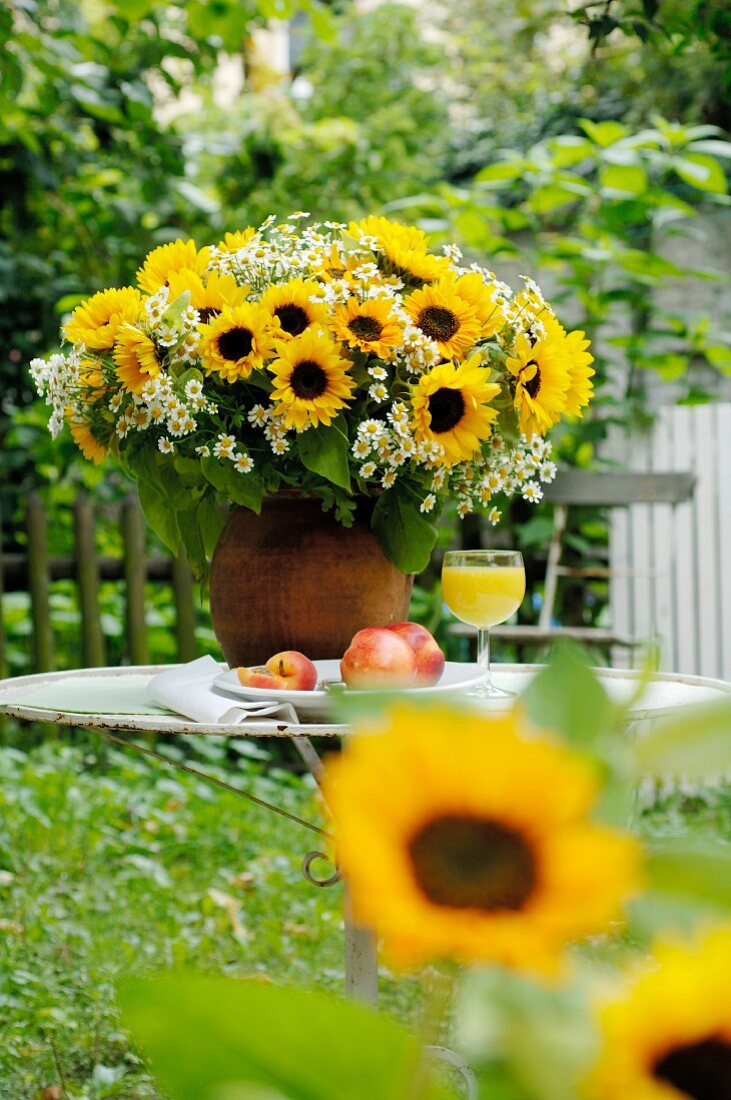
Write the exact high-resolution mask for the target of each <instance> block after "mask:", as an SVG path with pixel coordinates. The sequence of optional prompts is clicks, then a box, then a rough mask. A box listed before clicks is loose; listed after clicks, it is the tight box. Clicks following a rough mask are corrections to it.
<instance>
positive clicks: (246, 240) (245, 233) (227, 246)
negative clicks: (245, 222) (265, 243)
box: [216, 226, 256, 252]
mask: <svg viewBox="0 0 731 1100" xmlns="http://www.w3.org/2000/svg"><path fill="white" fill-rule="evenodd" d="M255 236H256V230H255V229H252V228H251V226H247V228H246V229H237V230H236V232H235V233H227V234H226V236H225V237H224V238H223V240H222V241H219V242H218V244H217V245H216V248H217V249H218V251H219V252H238V250H239V249H240V248H245V247H246V245H247V244H251V242H252V241H253V240H254V237H255Z"/></svg>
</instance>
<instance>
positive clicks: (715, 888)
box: [645, 840, 731, 910]
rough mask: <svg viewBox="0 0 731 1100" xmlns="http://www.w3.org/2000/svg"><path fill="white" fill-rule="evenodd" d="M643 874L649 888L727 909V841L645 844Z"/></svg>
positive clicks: (730, 851) (730, 869)
mask: <svg viewBox="0 0 731 1100" xmlns="http://www.w3.org/2000/svg"><path fill="white" fill-rule="evenodd" d="M645 878H646V881H647V884H648V887H649V889H650V890H652V891H654V892H656V893H659V894H665V895H671V896H673V897H675V898H688V899H692V900H694V901H698V902H706V903H710V904H711V905H714V906H720V907H722V908H724V909H729V910H731V845H728V844H726V845H722V844H719V843H718V842H716V843H713V842H702V841H691V840H668V841H656V842H653V843H651V844H650V845H649V851H648V853H647V856H646V859H645Z"/></svg>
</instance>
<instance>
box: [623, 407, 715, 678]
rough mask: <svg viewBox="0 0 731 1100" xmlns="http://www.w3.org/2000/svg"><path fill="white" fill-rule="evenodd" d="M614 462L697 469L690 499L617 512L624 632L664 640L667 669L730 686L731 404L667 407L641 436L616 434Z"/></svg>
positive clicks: (651, 468) (650, 467)
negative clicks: (672, 505)
mask: <svg viewBox="0 0 731 1100" xmlns="http://www.w3.org/2000/svg"><path fill="white" fill-rule="evenodd" d="M610 455H611V457H612V458H614V459H615V460H617V461H618V462H619V463H620V465H622V466H624V467H627V468H630V469H633V470H639V471H643V472H647V473H652V472H656V471H662V472H672V471H682V470H687V471H690V472H691V473H692V474H693V475H694V477H695V491H694V493H693V497H692V499H689V500H687V501H686V502H684V503H681V504H678V506H677V507H675V508H671V507H670V506H669V505H663V504H654V505H648V504H632V505H631V506H630V507H629V508H627V509H624V510H622V511H619V512H616V513H614V512H613V513H612V521H611V535H610V554H611V561H612V565H613V566H614V567H615V568H616V570H617V572H616V574H615V575H614V576H613V578H612V582H611V590H610V605H611V610H612V617H613V622H614V625H615V626H616V627H617V629H619V630H623V631H626V632H628V633H631V634H639V635H642V636H645V637H647V636H650V635H656V636H657V637H658V638H659V639H660V641H661V650H662V652H661V667H662V668H663V669H666V670H669V671H673V672H682V673H687V674H695V675H700V676H711V677H718V678H720V679H725V680H731V404H728V403H725V402H723V403H721V402H718V403H712V404H708V405H698V406H688V405H684V406H665V407H662V408H660V410H659V411H658V415H657V418H656V420H655V422H654V424H653V426H652V429H651V430H650V431H649V432H647V433H645V434H642V435H632V436H630V435H629V434H628V433H626V432H623V431H619V430H618V431H617V432H616V433H615V434H614V436H613V438H612V439H610Z"/></svg>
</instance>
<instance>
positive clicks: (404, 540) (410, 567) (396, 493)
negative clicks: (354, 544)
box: [371, 484, 437, 573]
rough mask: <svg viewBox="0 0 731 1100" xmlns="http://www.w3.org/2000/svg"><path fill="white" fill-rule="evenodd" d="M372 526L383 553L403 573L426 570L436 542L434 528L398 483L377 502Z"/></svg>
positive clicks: (435, 530)
mask: <svg viewBox="0 0 731 1100" xmlns="http://www.w3.org/2000/svg"><path fill="white" fill-rule="evenodd" d="M371 528H372V530H373V533H374V534H375V535H376V538H377V539H378V541H379V542H380V544H381V547H382V549H383V552H384V553H385V555H386V557H387V558H389V559H390V560H391V561H392V562H393V564H394V565H395V566H396V568H397V569H400V570H401V572H402V573H421V572H422V571H423V570H424V569H426V567H427V565H428V564H429V560H430V558H431V552H432V550H433V549H434V544H435V543H436V541H437V529H436V527H434V526H433V524H431V523H429V521H428V519H426V517H425V516H423V515H422V513H421V512H420V511H419V504H418V502H417V501H414V500H413V498H411V497H409V496H407V495H406V491H405V490H404V489H403V488H402V487H401V486H399V485H398V484H397V485H396V486H394V488H393V489H388V490H387V491H386V492H385V493H383V494H382V495H381V496H380V497H379V498H378V500H377V501H376V506H375V508H374V509H373V516H372V518H371Z"/></svg>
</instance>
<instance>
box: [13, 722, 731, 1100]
mask: <svg viewBox="0 0 731 1100" xmlns="http://www.w3.org/2000/svg"><path fill="white" fill-rule="evenodd" d="M234 749H237V750H238V751H234ZM163 751H169V752H171V753H175V752H177V753H178V755H179V756H182V750H181V749H180V748H179V747H176V746H175V745H169V746H166V747H165V749H164V750H163ZM196 754H197V757H198V759H197V760H196ZM265 756H266V754H262V750H261V749H260V748H259V747H258V745H257V744H255V743H253V742H248V741H242V742H233V743H232V746H229V747H228V749H227V748H226V745H225V743H224V742H223V741H221V740H219V739H208V738H207V739H205V741H203V740H200V741H195V742H194V741H192V740H191V741H189V742H186V744H185V758H186V760H188V761H190V760H191V758H192V759H193V762H195V763H197V764H198V766H199V767H200V768H202V769H203V770H208V771H209V772H212V773H213V774H219V775H221V776H224V775H225V776H226V778H227V779H228V781H229V782H231V783H233V784H234V785H240V786H244V787H246V789H248V790H250V791H251V792H252V793H254V794H256V795H258V796H259V797H261V798H265V799H268V800H270V801H273V802H276V803H277V804H278V805H280V806H282V807H284V808H285V809H288V810H290V811H291V812H293V813H296V814H298V815H300V816H303V817H305V818H307V819H308V820H311V821H321V817H320V810H319V806H318V804H317V799H316V795H315V791H314V784H313V783H312V782H311V781H310V780H309V778H307V779H302V778H301V777H299V776H296V775H294V774H292V772H290V771H288V770H285V769H283V768H278V767H276V766H273V765H272V763H271V762H270V761H269V762H267V760H266V759H265V758H264V757H265ZM730 810H731V787H725V788H719V789H718V790H714V791H708V792H704V793H703V794H696V793H688V792H675V793H671V794H667V795H664V796H662V797H658V798H657V799H656V800H655V802H654V803H653V805H652V806H651V807H650V808H648V809H647V810H645V812H644V814H643V822H642V824H643V831H645V832H646V833H648V834H654V835H658V834H661V835H671V834H673V833H675V832H680V831H684V830H685V829H686V828H687V827H688V826H689V825H690V826H692V828H693V829H694V830H698V831H699V832H701V833H704V834H706V835H713V836H715V837H719V838H724V839H725V840H726V841H727V842H728V841H729V840H731V813H730V812H729V811H730ZM320 846H321V845H320V842H319V838H318V837H317V836H316V835H315V834H313V833H310V832H308V831H307V830H306V829H304V828H303V827H301V826H299V825H297V824H294V823H292V822H289V821H287V820H284V819H282V818H281V817H277V816H274V815H273V814H271V813H270V812H268V811H267V810H265V809H261V808H259V807H257V806H254V805H252V804H251V803H249V802H247V801H245V800H243V799H241V798H238V797H237V796H235V795H232V794H227V793H225V792H223V791H220V790H216V789H214V788H212V787H211V786H210V785H209V784H207V783H204V782H203V781H201V780H199V779H196V778H193V777H190V776H187V775H184V774H183V773H181V772H179V771H175V770H173V769H172V768H167V767H165V766H164V765H159V764H156V763H154V762H149V761H147V760H145V759H143V758H141V757H139V756H135V755H133V754H132V753H131V752H125V751H122V750H119V751H117V750H112V751H110V752H109V753H108V755H107V756H106V758H105V761H104V762H103V763H100V761H99V760H98V759H97V758H96V757H95V756H94V754H93V753H92V752H91V750H90V748H89V744H88V742H86V741H85V742H83V743H79V744H74V743H68V742H65V741H63V740H60V741H52V742H46V743H43V744H41V745H38V746H37V747H35V748H33V749H31V750H29V751H28V752H20V751H17V750H15V749H12V748H5V749H0V1024H1V1028H0V1035H1V1036H2V1042H1V1043H0V1100H26V1098H28V1100H31V1098H34V1100H35V1098H38V1100H56V1097H57V1096H58V1095H59V1094H58V1093H57V1092H56V1093H54V1092H53V1091H46V1092H45V1093H44V1090H49V1089H50V1088H51V1086H59V1085H63V1087H64V1088H65V1094H62V1095H65V1097H68V1098H69V1100H70V1098H75V1100H81V1098H83V1100H102V1098H104V1097H120V1098H127V1100H147V1098H156V1097H159V1096H160V1093H159V1092H158V1090H157V1089H156V1087H155V1084H154V1081H153V1080H152V1079H151V1077H150V1076H149V1074H148V1073H147V1072H146V1070H145V1067H144V1064H143V1062H142V1060H141V1058H140V1056H139V1054H138V1053H137V1052H136V1051H135V1050H134V1049H133V1048H132V1047H131V1046H130V1043H129V1041H128V1039H127V1037H126V1036H125V1034H124V1032H123V1030H122V1029H121V1026H120V1022H119V1018H118V1014H117V1010H116V1002H115V987H116V983H117V981H118V979H119V978H120V977H121V976H123V975H127V974H142V973H151V972H155V971H160V970H169V969H170V968H175V967H192V968H196V969H198V970H202V971H205V972H207V973H211V974H228V975H252V974H253V975H260V976H261V979H262V980H266V981H277V982H290V983H295V984H313V983H314V984H316V985H320V986H321V987H325V988H329V989H333V990H340V989H342V979H343V962H342V911H341V903H342V896H341V890H340V887H330V888H327V889H318V888H317V887H315V886H312V885H311V884H309V883H307V882H306V881H305V880H304V879H303V877H302V875H301V871H300V863H301V859H302V856H303V855H304V854H305V853H306V852H307V851H309V850H310V849H311V848H313V847H315V848H317V847H320ZM382 977H383V979H384V980H382V983H381V984H382V990H383V996H382V1003H383V1005H384V1007H385V1008H386V1010H387V1011H389V1012H391V1013H393V1014H395V1015H396V1016H398V1017H399V1018H401V1019H404V1020H408V1019H409V1018H410V1017H411V1015H412V1013H413V1010H414V1008H415V1007H416V1005H417V1003H418V1002H417V990H416V985H415V984H414V983H413V982H409V981H406V980H400V981H398V982H396V981H395V980H393V979H392V978H391V976H390V975H388V974H387V973H385V972H382Z"/></svg>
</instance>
